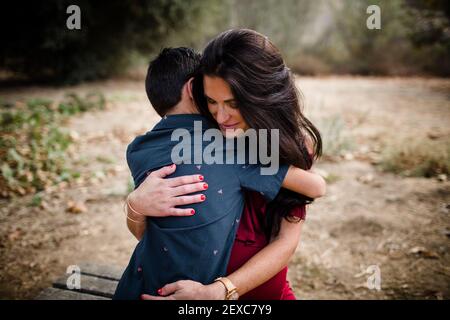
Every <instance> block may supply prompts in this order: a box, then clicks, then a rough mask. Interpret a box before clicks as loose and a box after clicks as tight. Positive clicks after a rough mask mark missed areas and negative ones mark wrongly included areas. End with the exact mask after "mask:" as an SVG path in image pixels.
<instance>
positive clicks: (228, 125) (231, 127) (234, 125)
mask: <svg viewBox="0 0 450 320" xmlns="http://www.w3.org/2000/svg"><path fill="white" fill-rule="evenodd" d="M238 124H239V122H236V123H233V124H221V125H220V128H222V129H235V128H236V127H237V125H238Z"/></svg>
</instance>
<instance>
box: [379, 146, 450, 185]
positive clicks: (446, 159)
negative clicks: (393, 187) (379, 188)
mask: <svg viewBox="0 0 450 320" xmlns="http://www.w3.org/2000/svg"><path fill="white" fill-rule="evenodd" d="M380 165H381V168H382V169H383V170H385V171H389V172H393V173H397V174H402V175H405V176H418V177H432V176H437V175H439V174H446V175H448V174H450V139H448V138H447V139H445V140H437V141H433V140H430V139H417V138H414V139H411V138H409V139H401V140H400V141H397V142H396V143H393V144H391V145H388V146H387V147H386V149H385V150H384V152H383V154H382V161H381V163H380Z"/></svg>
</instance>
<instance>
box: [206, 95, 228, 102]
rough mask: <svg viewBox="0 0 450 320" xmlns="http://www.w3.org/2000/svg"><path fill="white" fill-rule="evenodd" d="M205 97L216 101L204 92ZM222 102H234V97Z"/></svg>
mask: <svg viewBox="0 0 450 320" xmlns="http://www.w3.org/2000/svg"><path fill="white" fill-rule="evenodd" d="M205 98H206V99H211V100H213V101H216V100H214V99H213V98H211V97H210V96H208V95H207V94H205ZM223 102H236V99H234V98H231V99H227V100H224V101H223Z"/></svg>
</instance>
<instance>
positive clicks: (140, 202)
mask: <svg viewBox="0 0 450 320" xmlns="http://www.w3.org/2000/svg"><path fill="white" fill-rule="evenodd" d="M175 170H176V165H175V164H173V165H171V166H166V167H162V168H161V169H159V170H156V171H153V172H152V173H150V174H149V175H148V176H147V177H146V179H145V180H144V182H142V183H141V184H140V185H139V187H138V188H137V189H135V190H134V191H133V192H132V193H130V195H129V198H128V201H129V205H130V206H131V207H132V208H133V209H134V210H135V211H137V212H139V213H140V214H142V215H145V216H148V217H166V216H190V215H192V214H195V211H194V209H193V208H184V209H182V208H176V206H180V205H188V204H193V203H198V202H203V201H205V199H206V197H205V195H203V194H196V195H189V194H191V193H194V192H199V191H204V190H206V189H208V184H207V183H206V182H205V181H204V178H203V176H201V175H198V174H195V175H189V176H181V177H176V178H165V177H166V176H168V175H170V174H172V173H174V172H175Z"/></svg>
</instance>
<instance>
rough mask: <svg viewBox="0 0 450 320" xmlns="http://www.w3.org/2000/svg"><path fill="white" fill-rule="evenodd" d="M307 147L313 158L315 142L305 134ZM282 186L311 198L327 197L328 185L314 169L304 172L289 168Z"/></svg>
mask: <svg viewBox="0 0 450 320" xmlns="http://www.w3.org/2000/svg"><path fill="white" fill-rule="evenodd" d="M305 145H306V148H307V149H308V152H309V155H310V157H311V158H313V157H314V156H313V154H314V142H313V140H312V139H311V137H310V136H309V135H308V134H306V133H305ZM282 186H283V187H284V188H286V189H289V190H291V191H294V192H297V193H300V194H303V195H305V196H307V197H310V198H313V199H315V198H320V197H323V196H324V195H325V192H326V187H327V184H326V182H325V179H324V178H323V177H322V176H320V175H319V174H317V173H315V172H314V171H313V170H312V169H310V170H307V171H306V170H302V169H300V168H296V167H293V166H290V167H289V170H288V173H287V174H286V177H285V178H284V181H283V183H282Z"/></svg>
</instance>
